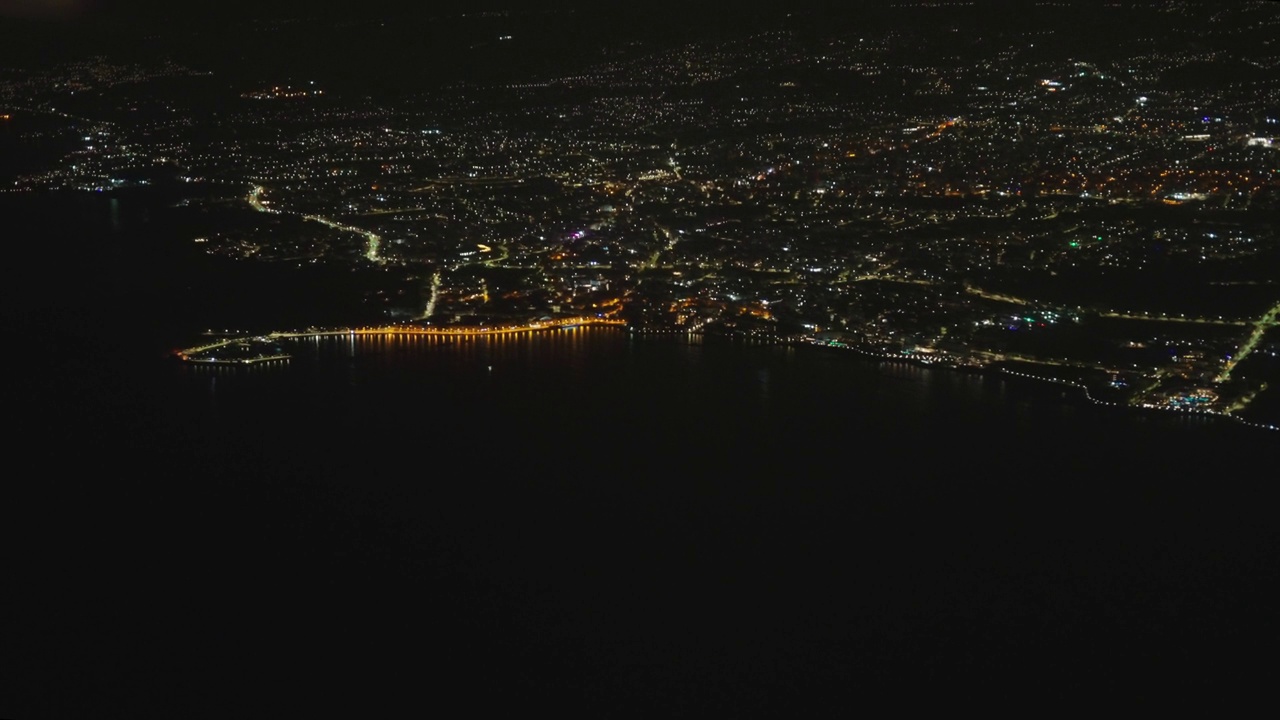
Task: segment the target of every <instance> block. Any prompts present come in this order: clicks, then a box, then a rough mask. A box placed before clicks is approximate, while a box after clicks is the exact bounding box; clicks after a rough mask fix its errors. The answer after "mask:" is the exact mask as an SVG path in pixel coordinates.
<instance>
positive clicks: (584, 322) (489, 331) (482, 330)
mask: <svg viewBox="0 0 1280 720" xmlns="http://www.w3.org/2000/svg"><path fill="white" fill-rule="evenodd" d="M626 324H627V323H626V321H625V320H613V319H609V318H599V317H571V318H559V319H556V320H547V321H544V322H534V323H529V324H527V325H502V326H498V327H478V328H428V327H420V326H415V325H387V326H383V327H362V328H341V329H333V330H301V331H297V332H272V333H268V334H266V335H256V336H252V337H235V338H227V339H225V340H220V341H218V342H216V343H209V344H207V345H201V346H199V347H192V348H186V349H183V350H178V351H176V352H175V353H174V355H175V356H176V357H178V358H180V359H182V360H186V361H188V362H207V361H208V360H207V359H203V358H201V357H200V356H201V355H202V354H205V353H208V352H209V351H211V350H217V349H219V348H223V347H227V346H230V345H235V344H237V343H241V342H244V341H245V340H250V339H253V340H262V341H267V340H279V339H284V338H289V339H298V338H312V337H333V336H339V335H347V336H352V335H382V336H387V335H429V336H434V337H455V338H457V337H482V336H488V335H512V334H516V333H527V332H540V331H544V330H564V329H574V328H579V327H591V326H611V327H621V326H625V325H626Z"/></svg>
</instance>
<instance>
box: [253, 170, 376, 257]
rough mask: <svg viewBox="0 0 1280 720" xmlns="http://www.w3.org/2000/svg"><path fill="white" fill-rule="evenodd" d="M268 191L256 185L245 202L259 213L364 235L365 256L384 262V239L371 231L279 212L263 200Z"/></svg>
mask: <svg viewBox="0 0 1280 720" xmlns="http://www.w3.org/2000/svg"><path fill="white" fill-rule="evenodd" d="M266 190H267V189H266V188H264V187H262V186H261V185H255V186H254V188H253V190H251V191H249V195H248V197H246V198H245V200H246V201H247V202H248V203H249V205H250V207H252V208H253V209H254V210H257V211H258V212H265V213H275V214H277V215H297V216H298V217H301V218H302V219H303V220H310V221H312V222H318V223H320V224H321V225H327V226H328V227H331V228H333V229H334V230H341V231H342V232H349V233H355V234H357V235H362V236H363V237H364V239H365V249H364V256H365V257H366V258H368V259H369V260H372V261H374V262H381V261H382V258H381V257H380V256H379V255H378V250H379V248H381V246H382V237H381V236H380V235H378V234H377V233H375V232H373V231H371V230H365V229H364V228H358V227H355V226H354V225H344V224H342V223H340V222H336V221H334V220H330V219H329V218H327V217H324V216H322V215H300V214H298V213H295V212H287V211H284V210H277V209H276V208H273V207H270V206H269V205H268V204H267V202H266V201H265V200H263V199H262V194H263V193H264V192H266Z"/></svg>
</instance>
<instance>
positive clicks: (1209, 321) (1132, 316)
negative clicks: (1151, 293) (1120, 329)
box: [1098, 312, 1253, 325]
mask: <svg viewBox="0 0 1280 720" xmlns="http://www.w3.org/2000/svg"><path fill="white" fill-rule="evenodd" d="M1098 316H1099V317H1106V318H1120V319H1121V320H1153V321H1156V322H1182V323H1199V324H1202V325H1252V324H1253V323H1251V322H1249V321H1248V320H1223V319H1222V318H1206V317H1182V316H1178V317H1171V316H1169V315H1139V314H1136V313H1117V312H1105V313H1098Z"/></svg>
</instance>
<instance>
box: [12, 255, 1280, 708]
mask: <svg viewBox="0 0 1280 720" xmlns="http://www.w3.org/2000/svg"><path fill="white" fill-rule="evenodd" d="M67 241H68V242H71V241H70V240H67ZM95 252H96V251H95ZM113 252H114V251H113ZM122 252H123V257H125V258H128V257H131V255H130V254H129V253H128V252H125V251H122ZM92 255H93V253H89V256H92ZM112 257H114V256H112ZM41 267H43V268H44V269H40V268H41ZM129 267H131V265H130V264H129V263H127V262H117V263H115V264H112V263H105V264H104V263H102V262H98V263H94V264H91V265H89V266H87V267H86V266H84V265H83V263H64V264H63V265H61V266H57V265H52V264H51V265H47V266H37V265H28V266H27V270H28V275H27V277H28V278H30V277H31V276H32V275H34V276H35V277H37V278H39V279H40V282H36V281H34V280H30V279H28V280H27V281H26V282H23V283H21V284H18V285H16V287H17V288H18V289H19V290H20V292H15V293H14V295H13V296H12V297H11V298H10V302H8V303H7V304H6V313H7V318H8V320H9V325H10V327H11V328H13V329H14V330H15V332H13V333H11V334H10V336H9V338H10V342H9V344H8V346H7V347H8V350H7V352H8V353H9V355H10V358H9V362H8V367H9V370H8V377H7V379H6V386H7V387H6V391H5V396H4V399H5V405H6V408H7V409H8V410H9V415H10V417H11V419H12V420H13V421H14V423H15V426H14V427H12V428H11V429H10V430H9V431H8V435H7V439H8V442H7V443H6V450H7V455H8V460H9V468H10V469H9V471H8V472H6V473H5V480H4V481H3V482H4V484H3V487H4V502H3V505H2V507H3V513H4V532H5V536H4V537H5V543H4V544H5V555H4V559H5V583H4V585H5V588H6V595H7V598H8V600H9V601H10V602H9V608H10V609H9V610H7V611H6V613H5V614H4V617H3V621H2V622H3V631H4V637H3V641H0V660H2V661H3V672H4V676H5V682H4V683H3V686H4V688H5V690H4V691H3V692H0V716H4V717H16V718H35V717H135V718H137V717H166V718H167V717H218V718H222V717H229V716H254V717H256V716H267V715H271V716H277V715H286V714H287V715H295V714H314V713H317V712H324V711H330V712H342V713H349V714H364V715H386V714H390V713H398V712H403V711H404V710H406V709H407V710H408V711H409V712H414V713H426V712H433V711H435V712H443V711H452V712H458V709H461V711H462V712H466V713H468V714H470V715H489V714H494V713H496V712H499V711H502V712H510V711H513V710H514V711H521V712H528V713H534V712H546V711H550V712H556V713H558V714H561V715H573V716H581V715H587V716H593V717H632V716H635V717H655V716H656V717H672V716H698V717H702V716H708V715H712V716H714V715H737V716H741V715H749V714H757V713H759V714H767V715H788V714H796V713H798V712H800V711H801V710H800V709H801V708H804V709H806V710H807V709H808V708H812V707H817V708H819V709H825V710H826V711H827V714H830V713H832V712H843V711H846V710H849V709H856V708H859V707H875V706H878V704H879V703H881V702H886V701H887V702H894V703H897V704H900V705H901V706H903V707H914V706H931V707H936V706H938V705H941V704H944V703H945V704H947V705H950V704H952V703H958V702H981V703H982V704H983V706H984V707H988V706H1006V707H1010V706H1012V707H1019V708H1036V709H1041V708H1049V707H1058V706H1062V705H1064V704H1076V703H1090V704H1092V703H1093V702H1095V701H1097V700H1099V699H1102V698H1104V697H1106V698H1109V697H1112V696H1113V695H1114V694H1116V693H1119V694H1120V696H1121V697H1128V698H1130V699H1133V700H1135V701H1140V702H1147V703H1151V702H1158V701H1162V700H1168V699H1169V697H1170V694H1171V693H1173V694H1174V695H1175V696H1176V697H1175V699H1176V700H1178V701H1182V700H1185V699H1187V698H1190V697H1197V698H1205V699H1217V698H1224V697H1229V698H1248V697H1251V696H1255V695H1256V696H1257V697H1259V698H1261V697H1263V693H1264V692H1266V691H1267V690H1266V689H1267V688H1269V687H1270V684H1271V683H1272V680H1273V673H1272V670H1273V667H1274V664H1273V663H1271V662H1269V661H1268V660H1267V659H1266V658H1267V657H1268V656H1269V654H1270V653H1272V652H1273V647H1274V643H1275V640H1276V639H1277V636H1278V635H1280V633H1278V632H1277V630H1278V629H1277V621H1276V619H1275V618H1276V615H1275V613H1274V608H1275V607H1276V606H1277V600H1280V597H1278V594H1277V592H1276V590H1277V584H1276V582H1275V580H1276V572H1277V560H1278V559H1280V537H1278V536H1277V532H1276V523H1275V508H1276V501H1277V500H1278V499H1280V490H1277V488H1276V486H1275V484H1276V474H1275V469H1274V468H1275V457H1276V453H1275V450H1276V447H1277V442H1276V435H1275V433H1268V432H1263V431H1255V430H1250V429H1248V428H1244V427H1241V426H1237V425H1234V424H1230V423H1215V422H1211V421H1206V420H1188V419H1185V418H1178V417H1174V416H1169V415H1132V414H1126V413H1122V412H1116V411H1110V410H1106V409H1102V408H1096V407H1094V406H1090V405H1087V404H1083V403H1081V402H1079V401H1078V399H1076V398H1073V397H1072V396H1069V395H1068V396H1064V395H1063V394H1062V393H1061V391H1060V390H1059V389H1057V388H1047V387H1044V386H1039V385H1035V384H1023V383H1020V382H1011V381H1007V380H1003V379H1001V378H998V377H985V376H980V375H965V374H957V373H950V372H939V371H931V370H924V369H920V368H915V367H912V366H906V365H896V366H894V365H881V364H876V363H872V362H867V361H863V360H859V359H856V358H854V357H850V356H849V355H846V354H841V353H839V352H837V351H832V352H825V351H819V350H816V349H809V350H804V349H801V350H793V349H787V348H780V347H771V346H750V345H743V344H737V343H732V342H727V341H718V342H717V341H713V340H706V341H690V340H688V339H686V338H681V337H632V336H629V335H627V334H625V333H623V332H620V331H615V330H604V329H602V330H578V331H562V332H556V333H551V334H544V335H536V336H534V335H525V336H516V337H507V338H500V339H498V338H495V339H476V340H466V341H449V342H444V341H438V340H430V339H417V340H411V339H399V340H390V339H369V340H359V341H353V340H351V339H350V338H334V339H324V340H314V341H304V342H300V343H299V344H298V345H297V348H296V349H297V356H296V357H295V358H294V360H292V361H290V362H289V363H282V364H279V365H272V366H259V367H254V368H248V369H237V370H219V369H213V368H199V367H191V366H183V365H174V364H171V363H170V362H168V361H166V360H165V359H164V357H163V354H162V352H159V348H162V347H163V346H164V342H165V338H166V332H167V330H166V328H168V327H169V325H170V322H169V321H168V320H165V318H172V320H173V321H174V322H173V323H172V324H174V325H176V324H177V322H176V321H177V320H178V319H179V318H178V317H177V315H178V314H179V313H178V312H177V310H176V309H175V308H168V309H162V308H160V309H157V311H156V314H154V315H148V316H138V315H136V313H137V311H138V308H139V306H140V305H145V303H144V302H143V301H144V300H145V299H147V298H150V297H151V296H152V295H151V293H152V292H153V291H154V288H155V286H156V284H157V283H158V284H159V286H160V287H161V290H165V291H169V290H172V289H173V288H174V287H179V286H181V287H185V286H184V285H182V283H175V282H174V281H172V280H171V279H167V280H163V281H157V280H155V279H154V277H153V273H154V272H155V268H154V267H152V266H149V265H146V264H143V265H140V266H139V268H140V269H136V270H133V271H130V270H128V268H129ZM107 270H110V271H112V272H119V273H123V274H124V275H125V277H123V278H116V279H104V275H106V274H107V272H106V271H107ZM10 272H11V273H13V272H15V271H13V270H12V269H11V270H10ZM66 275H72V276H75V277H76V278H78V280H79V281H80V284H78V285H75V286H74V287H72V288H68V286H67V285H66V284H61V285H58V287H60V288H61V289H62V291H61V293H55V294H51V295H49V296H40V299H38V300H33V299H32V296H31V295H30V293H31V292H34V291H35V290H36V289H37V288H38V287H39V286H40V284H41V283H42V282H45V281H50V282H52V281H53V280H54V279H56V278H58V277H63V276H66ZM15 277H16V275H15ZM147 278H152V279H151V280H148V279H147ZM126 280H127V281H128V282H125V281H126ZM120 283H123V285H121V284H120ZM12 287H15V285H11V288H12ZM76 288H79V289H76ZM86 288H89V289H92V290H93V291H88V290H86ZM111 288H117V290H115V291H110V289H111ZM149 288H150V289H149ZM131 312H133V313H135V315H134V316H130V315H129V313H131ZM49 318H56V319H58V321H57V322H53V321H50V320H49ZM112 318H118V319H119V321H120V322H119V325H118V326H117V325H115V324H112V322H111V319H112ZM137 327H144V328H147V331H146V332H142V333H136V332H130V330H131V329H136V328H137ZM873 703H874V704H873ZM446 709H447V710H446Z"/></svg>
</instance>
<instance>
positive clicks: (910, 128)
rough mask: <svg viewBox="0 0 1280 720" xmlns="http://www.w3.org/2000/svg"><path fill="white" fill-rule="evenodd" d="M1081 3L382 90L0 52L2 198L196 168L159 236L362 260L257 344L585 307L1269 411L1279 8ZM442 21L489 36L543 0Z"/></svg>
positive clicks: (579, 313)
mask: <svg viewBox="0 0 1280 720" xmlns="http://www.w3.org/2000/svg"><path fill="white" fill-rule="evenodd" d="M943 5H946V4H945V3H944V4H943ZM1069 6H1070V4H1069V3H1068V4H1057V5H1055V4H1053V3H1039V4H1032V3H1028V4H1027V6H1026V14H1027V17H1026V18H1023V19H1022V20H1021V21H1019V22H1010V23H1009V24H1008V27H1007V28H1005V27H1004V26H1001V28H996V27H985V28H984V27H983V25H982V23H980V22H978V21H975V20H973V19H969V20H968V21H965V20H964V18H963V16H961V15H957V17H958V19H957V22H956V24H955V26H954V27H946V26H945V24H943V25H942V26H941V27H943V29H942V30H938V29H936V27H937V26H938V24H937V23H933V24H931V25H930V28H931V29H930V30H929V31H925V30H918V29H916V28H915V27H914V24H913V22H912V17H914V15H913V14H918V13H921V12H928V9H926V8H922V7H921V6H920V5H919V4H910V7H907V6H905V5H904V6H903V7H902V9H901V16H900V17H898V16H894V15H893V12H892V8H890V9H889V10H886V11H885V17H888V18H890V19H891V20H892V19H893V18H895V17H897V20H898V21H896V22H884V21H883V20H884V18H881V20H882V21H881V22H877V23H868V24H867V26H866V27H861V26H859V24H858V23H856V22H851V23H845V24H834V23H833V24H832V27H830V28H829V29H824V28H821V27H819V28H817V29H815V28H814V23H812V22H810V23H809V24H808V25H805V26H804V27H800V26H799V25H798V24H797V25H796V26H794V27H793V26H792V25H791V24H789V22H788V20H787V18H785V17H781V16H780V19H779V20H778V22H777V23H776V24H775V25H774V26H772V27H753V28H750V29H749V30H744V31H743V32H737V33H724V34H723V36H721V37H719V38H717V39H714V40H707V39H699V40H692V41H687V42H686V41H685V40H683V39H681V38H678V37H677V38H660V37H659V38H652V37H646V36H644V35H643V34H642V33H632V34H630V35H627V34H622V35H619V36H618V38H617V39H616V40H612V41H606V40H599V41H598V42H596V43H595V44H584V47H583V52H582V53H581V54H580V55H576V56H573V57H571V58H569V59H566V58H565V57H561V58H560V60H559V61H558V62H557V63H547V64H536V63H531V64H530V65H529V66H528V67H527V68H526V69H525V70H524V71H523V72H516V71H510V70H509V71H507V72H503V73H487V74H485V73H477V74H476V76H475V77H471V78H467V79H464V80H458V79H453V80H448V81H444V82H441V83H438V84H435V85H431V86H429V87H424V86H420V85H415V84H413V83H411V82H409V81H407V80H406V81H405V82H404V84H403V87H397V78H400V77H407V76H410V75H412V74H413V69H412V68H411V67H400V68H398V69H396V70H395V71H394V72H390V73H388V74H387V75H386V76H384V77H381V78H380V79H379V81H378V83H377V88H376V91H371V92H362V91H361V85H360V83H359V82H355V81H353V80H352V78H350V77H341V76H339V75H337V74H332V73H330V74H325V73H324V72H316V73H313V74H303V73H301V72H298V71H296V68H297V65H298V64H297V63H294V64H291V65H289V66H287V68H275V67H272V66H270V65H265V66H259V67H255V68H253V70H252V71H249V72H244V71H242V72H238V73H226V72H224V71H223V70H222V69H221V68H220V67H218V66H217V64H216V63H212V62H210V63H204V64H201V62H200V61H199V59H192V58H183V57H180V56H178V55H177V54H175V55H174V56H172V57H162V58H161V57H155V58H151V59H150V60H145V59H140V58H137V57H114V56H111V55H88V56H84V57H81V58H78V59H73V60H66V61H62V62H59V63H58V64H56V65H51V66H35V65H31V66H29V67H8V68H2V69H0V138H3V141H4V142H5V143H6V145H5V147H6V148H8V149H9V150H12V151H13V152H14V153H16V155H14V157H18V158H19V159H20V160H21V162H20V163H18V165H17V166H16V167H17V170H15V171H14V172H13V173H12V174H11V175H9V176H6V177H4V178H0V180H3V185H0V192H4V193H27V192H49V191H74V192H85V193H117V192H122V191H125V190H127V189H131V188H137V187H142V186H147V185H157V184H164V183H170V184H172V183H183V184H189V185H191V186H192V187H193V188H199V189H200V190H201V192H199V193H193V194H192V195H191V196H190V197H189V198H186V199H183V200H182V201H181V203H182V204H183V206H184V208H185V209H186V211H189V212H191V213H192V214H196V215H198V216H199V217H201V218H202V222H203V223H204V225H205V226H206V227H208V228H209V229H208V231H202V232H201V234H199V235H194V236H190V237H176V238H173V242H174V243H185V244H189V245H191V246H193V248H198V249H199V250H201V251H203V252H205V253H208V254H209V255H212V256H217V257H220V258H234V259H237V260H238V261H243V262H245V263H273V264H277V265H282V266H294V267H299V268H301V267H306V266H314V265H326V266H334V267H341V268H348V269H350V271H351V272H352V273H357V274H361V276H362V277H367V278H372V280H371V281H370V284H369V289H368V290H367V291H366V292H364V294H363V296H362V298H361V300H360V302H361V303H362V304H363V305H365V306H366V307H367V309H369V318H370V320H369V323H368V325H367V326H364V327H360V328H344V327H341V326H338V325H337V324H335V323H333V322H331V321H330V319H329V318H326V317H323V316H317V317H316V318H315V324H314V325H313V326H311V327H309V328H272V329H271V330H274V331H277V332H275V333H273V336H272V337H271V338H269V342H268V344H269V345H270V346H271V347H270V348H269V350H268V352H267V356H269V357H278V356H281V354H282V353H283V352H284V351H283V350H280V348H279V342H280V341H282V340H283V339H285V338H286V337H287V336H288V335H289V334H297V333H307V332H321V331H328V332H341V331H362V332H426V333H472V332H492V331H499V330H505V331H511V330H517V329H527V328H540V327H553V326H563V325H564V324H566V323H579V322H581V323H589V322H596V321H600V322H609V323H612V324H617V325H621V326H626V327H628V328H630V329H631V331H633V332H637V333H647V332H655V333H656V332H683V333H704V334H726V335H736V336H744V337H755V338H760V339H767V340H776V341H778V342H803V343H811V344H820V345H827V346H831V347H835V348H842V349H846V350H848V351H849V352H854V353H857V352H860V353H864V354H870V355H874V356H880V357H892V358H898V359H904V360H909V361H915V362H921V363H929V364H937V365H944V366H954V367H958V368H966V369H975V370H979V369H983V368H993V367H994V368H1000V369H1003V370H1005V371H1008V372H1017V373H1021V374H1026V375H1030V376H1034V377H1040V378H1045V379H1051V380H1055V381H1058V382H1063V383H1069V384H1075V385H1080V386H1083V387H1085V388H1086V390H1087V392H1088V393H1089V394H1090V396H1091V397H1092V398H1094V399H1095V400H1096V401H1098V402H1111V403H1118V404H1129V405H1139V406H1154V407H1161V408H1166V409H1177V410H1183V411H1196V412H1212V413H1224V414H1232V415H1236V416H1238V417H1241V418H1244V419H1247V420H1249V421H1250V422H1253V423H1256V424H1262V425H1264V426H1271V424H1272V423H1273V422H1274V421H1275V418H1268V417H1265V416H1254V415H1250V414H1249V413H1250V403H1251V402H1252V401H1254V400H1255V399H1256V398H1258V397H1259V396H1260V395H1262V394H1264V393H1266V392H1267V381H1268V380H1269V379H1271V378H1270V377H1269V376H1268V373H1274V372H1275V370H1274V368H1275V363H1274V361H1272V360H1268V358H1274V357H1276V356H1277V353H1278V352H1280V319H1278V316H1280V237H1278V236H1277V232H1276V223H1275V221H1276V218H1277V217H1278V216H1280V7H1277V4H1275V3H1270V2H1239V3H1222V4H1218V3H1212V4H1206V3H1187V2H1177V1H1174V0H1169V1H1167V2H1152V3H1149V4H1146V5H1142V6H1141V7H1139V8H1138V11H1136V12H1135V10H1134V8H1133V7H1125V8H1121V7H1119V6H1117V5H1107V4H1102V3H1098V4H1088V5H1087V7H1088V8H1089V10H1088V11H1089V13H1090V14H1091V16H1090V18H1089V22H1088V23H1084V24H1080V25H1078V26H1077V25H1073V24H1072V21H1073V18H1075V19H1078V18H1076V16H1075V15H1073V14H1072V13H1078V12H1079V7H1077V8H1074V9H1073V8H1071V7H1069ZM951 11H952V12H954V8H952V9H951ZM1113 15H1114V17H1113ZM442 22H444V21H442ZM447 22H449V23H452V24H453V25H452V26H458V27H463V28H466V29H467V32H468V34H467V35H466V39H467V41H468V42H470V41H471V40H473V39H474V42H473V43H472V44H471V45H469V46H465V47H464V46H463V45H459V47H460V48H462V49H460V50H458V51H457V52H463V51H470V52H475V53H484V54H500V53H504V52H507V51H506V50H505V49H504V45H507V44H511V45H513V46H516V45H518V44H519V43H521V42H523V41H524V38H523V37H522V35H521V32H522V30H525V29H528V27H529V26H530V23H531V22H532V21H530V20H529V19H528V18H524V17H522V16H520V14H518V13H495V14H491V15H485V16H482V17H474V18H466V17H462V18H458V17H455V18H449V19H447ZM537 22H538V23H541V24H546V23H548V22H554V18H550V19H548V18H546V17H542V18H539V19H538V20H537ZM796 22H797V23H799V20H797V21H796ZM353 23H354V24H355V25H359V23H356V22H355V21H353ZM1096 27H1109V28H1111V30H1112V34H1111V35H1105V36H1098V37H1094V36H1093V35H1094V33H1093V30H1092V28H1096ZM975 28H976V29H975ZM358 29H359V28H358V27H357V28H356V30H358ZM349 30H350V28H339V29H337V30H332V29H331V32H348V31H349ZM285 31H286V30H284V29H281V26H276V25H272V26H270V27H259V28H257V29H256V30H255V31H254V32H255V33H256V34H257V35H256V36H255V37H260V38H267V37H269V36H270V35H271V33H281V32H285ZM341 52H342V50H341V48H335V50H334V53H335V54H336V55H340V54H341ZM562 55H572V53H563V52H562ZM503 57H505V56H503ZM512 57H519V54H518V53H516V54H513V55H512ZM330 64H332V62H331V63H330ZM258 330H263V329H258ZM215 345H217V344H216V343H215ZM253 345H254V343H253V342H250V341H248V340H245V339H244V338H239V339H238V344H236V345H234V347H236V348H239V351H240V352H242V353H245V354H244V357H253V356H254V355H253V353H255V352H258V351H257V350H254V349H253ZM217 346H218V347H223V348H226V347H229V346H227V345H217ZM1270 392H1275V390H1274V389H1272V390H1271V391H1270Z"/></svg>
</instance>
